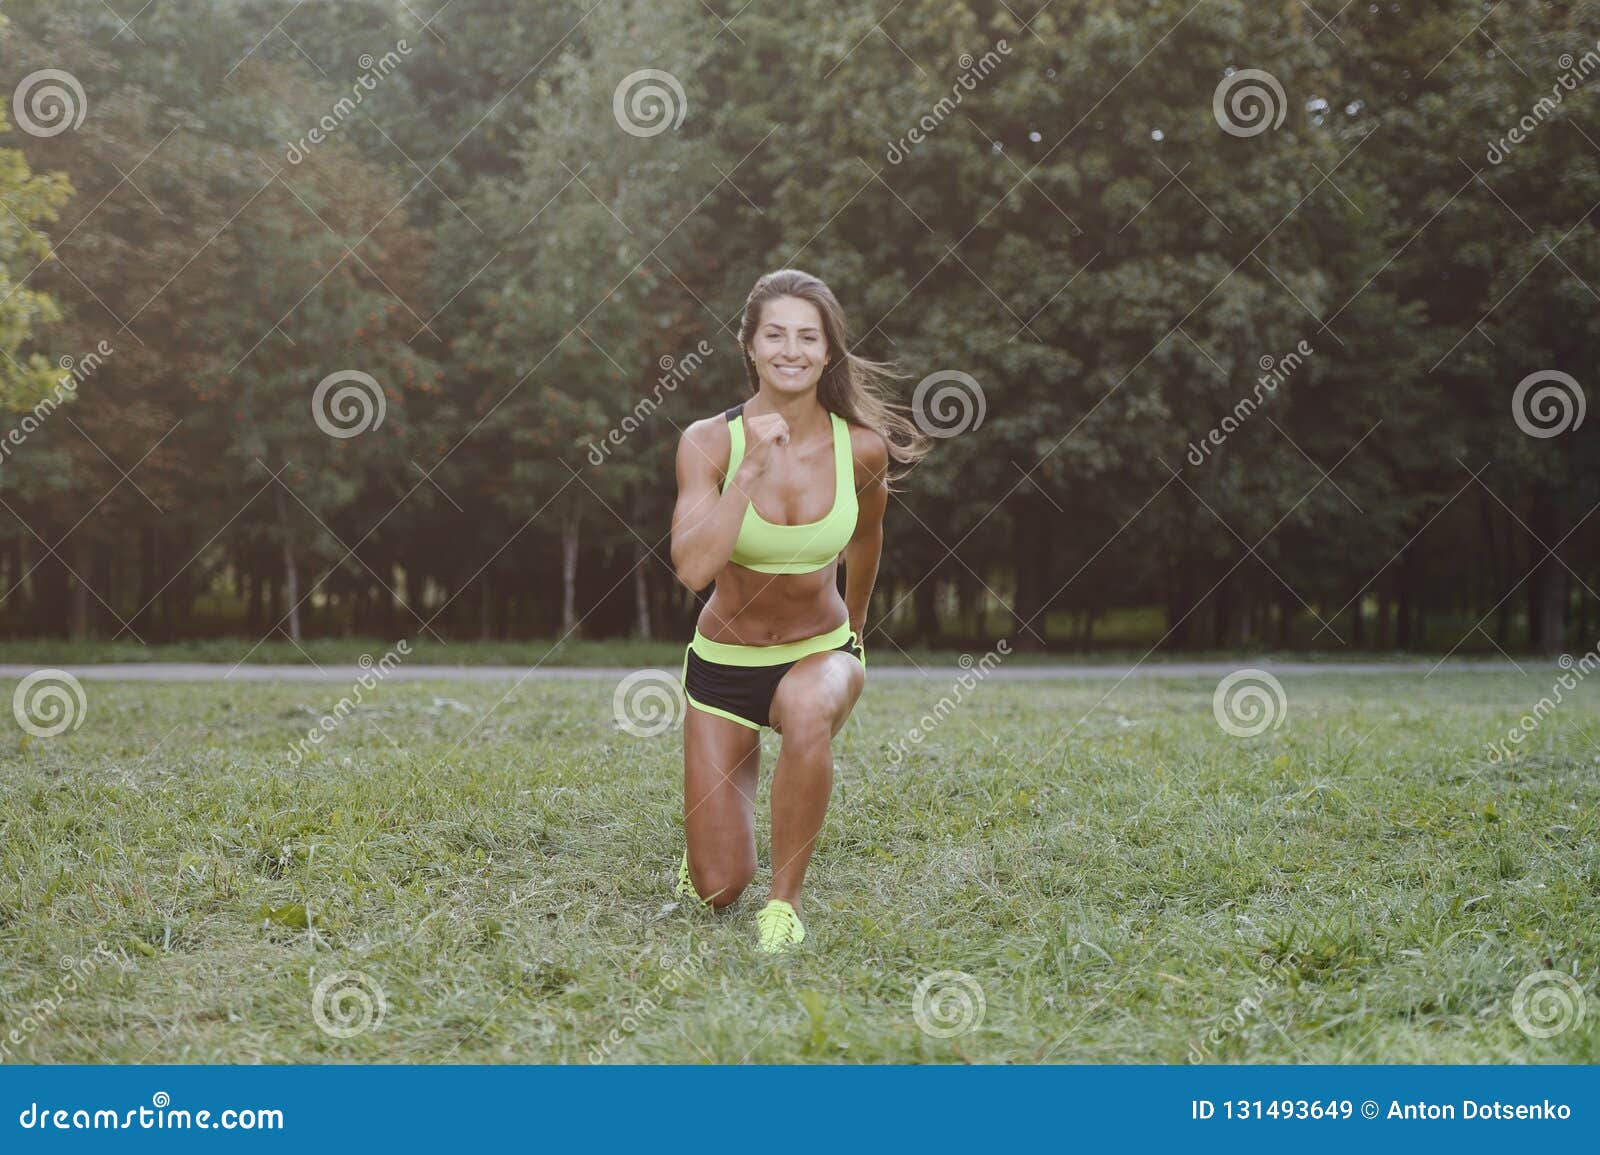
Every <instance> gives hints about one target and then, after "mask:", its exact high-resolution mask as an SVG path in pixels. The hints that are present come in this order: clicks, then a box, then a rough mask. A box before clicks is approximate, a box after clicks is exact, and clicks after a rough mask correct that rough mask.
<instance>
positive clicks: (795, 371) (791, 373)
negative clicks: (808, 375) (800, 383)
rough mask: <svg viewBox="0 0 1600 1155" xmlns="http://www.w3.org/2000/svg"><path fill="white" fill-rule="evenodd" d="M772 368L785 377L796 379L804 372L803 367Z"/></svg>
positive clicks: (782, 366)
mask: <svg viewBox="0 0 1600 1155" xmlns="http://www.w3.org/2000/svg"><path fill="white" fill-rule="evenodd" d="M773 368H774V369H776V370H777V371H778V372H779V373H782V374H783V375H784V376H785V377H798V376H799V375H800V374H802V373H804V372H805V371H806V367H805V366H804V365H774V366H773Z"/></svg>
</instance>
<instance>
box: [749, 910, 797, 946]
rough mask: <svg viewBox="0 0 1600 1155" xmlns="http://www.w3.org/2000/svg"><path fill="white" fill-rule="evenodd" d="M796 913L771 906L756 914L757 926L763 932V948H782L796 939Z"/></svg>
mask: <svg viewBox="0 0 1600 1155" xmlns="http://www.w3.org/2000/svg"><path fill="white" fill-rule="evenodd" d="M796 921H797V920H796V918H795V914H794V911H792V910H790V909H788V908H786V907H782V906H777V905H772V904H769V905H767V906H764V907H762V908H761V910H759V911H757V912H756V925H757V926H758V927H759V928H760V930H761V945H762V946H782V945H784V944H786V943H788V942H790V941H791V940H792V939H793V938H794V923H795V922H796Z"/></svg>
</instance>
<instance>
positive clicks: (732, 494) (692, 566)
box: [672, 417, 750, 592]
mask: <svg viewBox="0 0 1600 1155" xmlns="http://www.w3.org/2000/svg"><path fill="white" fill-rule="evenodd" d="M727 428H728V423H727V421H725V420H724V419H723V418H721V417H716V418H710V419H706V420H701V421H696V422H693V423H692V424H690V426H689V428H687V429H685V430H684V431H683V436H681V437H680V438H679V439H678V502H677V504H676V505H675V506H674V507H673V510H672V568H673V570H674V571H675V572H676V573H677V575H678V580H679V581H681V582H682V583H683V584H684V585H686V586H688V587H689V588H690V589H691V590H695V591H697V592H698V591H699V590H703V589H705V588H706V586H708V585H710V584H711V582H712V579H713V578H715V577H716V576H717V574H718V573H720V572H721V570H722V567H723V566H725V565H727V564H728V559H729V558H730V557H732V556H733V546H734V543H735V542H736V541H738V539H739V526H740V525H741V524H742V523H743V521H744V511H745V508H746V507H747V506H748V505H749V504H750V498H749V495H748V494H746V493H745V492H744V490H743V489H741V488H740V486H739V485H738V484H737V481H738V478H737V477H736V478H735V482H736V483H735V484H733V485H730V486H728V488H727V489H726V490H725V491H723V492H721V493H719V492H718V487H719V486H720V484H721V480H720V479H719V478H718V476H717V474H718V473H719V472H721V469H720V467H719V466H718V465H717V462H718V461H719V460H721V461H726V460H728V458H729V456H730V455H731V451H732V445H731V442H730V438H729V434H728V432H727ZM740 471H741V472H743V466H741V467H740Z"/></svg>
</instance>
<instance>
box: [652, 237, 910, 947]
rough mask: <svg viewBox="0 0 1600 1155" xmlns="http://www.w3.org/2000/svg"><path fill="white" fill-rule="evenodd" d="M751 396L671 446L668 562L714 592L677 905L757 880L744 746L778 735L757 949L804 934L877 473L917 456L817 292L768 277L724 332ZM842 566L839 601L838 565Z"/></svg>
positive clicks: (727, 898)
mask: <svg viewBox="0 0 1600 1155" xmlns="http://www.w3.org/2000/svg"><path fill="white" fill-rule="evenodd" d="M739 343H740V345H741V347H742V348H743V350H744V361H745V371H746V374H747V376H748V378H749V383H750V389H751V396H750V397H748V398H747V399H746V400H745V401H744V402H742V403H741V404H738V405H735V406H733V407H732V408H730V409H728V410H726V411H725V412H723V413H721V414H718V415H717V416H715V417H709V418H706V419H704V420H700V421H696V422H694V423H693V424H692V425H690V426H689V427H688V429H686V430H685V431H684V433H683V437H682V439H681V441H680V442H679V445H678V458H677V472H678V501H677V505H676V507H675V508H674V510H673V515H672V563H673V566H674V567H675V568H676V570H677V574H678V578H679V580H681V581H682V582H683V583H684V584H685V585H687V586H688V587H689V588H690V589H694V590H700V589H704V588H705V587H706V586H707V585H708V584H710V583H711V582H713V581H714V582H715V583H716V588H715V590H714V591H713V593H712V595H711V598H710V600H709V601H707V602H706V604H705V606H704V607H703V608H702V610H701V612H700V617H699V620H698V621H697V622H696V624H695V631H694V638H693V640H692V641H690V642H689V644H688V647H687V649H686V650H685V652H684V658H683V670H682V679H683V686H684V692H685V694H686V696H687V697H688V701H689V710H688V714H687V717H686V718H685V719H684V726H683V788H684V789H683V794H684V803H683V805H684V832H685V836H686V838H687V841H688V848H687V850H686V851H685V852H684V856H683V860H682V863H681V865H680V867H679V872H678V893H679V895H680V896H682V897H684V898H689V899H693V898H700V899H702V900H703V901H706V902H709V903H710V904H711V905H713V906H718V907H721V906H726V905H728V904H729V903H731V902H733V901H734V900H735V899H736V898H738V897H739V895H740V893H741V892H743V890H744V889H745V887H746V886H748V885H749V884H750V882H751V880H752V879H753V878H754V877H755V872H756V839H755V795H756V781H757V778H758V776H759V773H760V769H761V743H760V735H761V729H762V728H763V727H771V728H772V729H773V730H774V731H775V732H777V733H778V734H779V735H781V736H782V739H783V742H782V747H781V749H780V751H779V754H778V764H777V767H776V769H775V770H774V771H773V778H772V889H771V894H770V895H769V897H768V901H767V903H766V905H765V906H764V907H763V908H762V909H761V911H760V912H759V913H758V914H757V915H756V924H757V927H758V930H759V936H760V945H761V948H762V949H763V950H766V951H769V952H772V953H782V952H785V951H788V950H791V949H793V948H794V947H796V946H798V945H799V944H800V942H801V941H802V940H803V939H804V938H805V933H806V932H805V927H804V925H803V924H802V923H801V921H800V911H801V900H800V888H801V884H802V883H803V882H804V881H805V875H806V867H807V866H808V865H809V864H810V861H811V851H812V848H813V847H814V846H815V844H816V840H817V834H818V832H819V831H820V830H821V829H822V818H823V815H824V813H825V812H826V811H827V808H828V797H829V794H830V793H831V792H832V789H833V749H832V742H833V736H834V735H835V734H836V733H838V731H839V729H840V727H842V726H843V725H844V722H845V719H846V718H848V717H849V716H850V711H851V709H852V708H853V707H854V706H855V704H856V699H857V698H858V697H860V695H861V690H862V687H863V685H864V684H865V681H866V666H867V658H866V649H865V646H864V644H863V635H864V633H865V629H866V617H867V605H868V602H869V600H870V598H871V595H872V586H873V583H874V582H875V581H876V579H877V576H878V562H879V557H880V554H881V551H882V546H883V515H884V509H885V507H886V506H887V504H888V498H889V483H890V482H891V481H893V480H896V479H897V478H898V477H899V476H902V475H903V474H891V472H890V467H891V463H899V464H903V465H907V466H909V465H911V464H914V463H915V462H916V461H917V460H919V459H920V458H921V457H922V456H923V455H924V454H926V453H927V451H928V449H929V447H930V444H931V443H930V442H929V440H928V438H927V437H926V436H925V435H924V434H922V433H921V432H920V431H919V430H918V429H917V427H916V425H915V424H913V423H912V422H911V421H910V420H909V419H908V418H907V417H906V416H905V415H904V413H903V412H901V411H902V410H904V408H905V407H904V406H900V405H895V404H893V403H891V402H889V401H886V400H884V398H883V397H881V396H880V395H879V389H880V388H882V383H883V380H884V378H885V377H886V376H887V375H888V374H887V370H886V368H885V367H884V366H882V365H879V364H876V363H874V362H871V361H867V360H864V359H862V358H860V357H857V356H855V355H854V354H853V353H851V352H850V347H849V343H848V338H847V333H846V328H845V320H844V313H843V311H842V310H841V309H840V307H839V302H838V301H837V300H836V299H835V298H834V295H833V293H832V292H831V291H830V290H829V289H828V287H827V286H826V285H825V284H823V283H822V282H821V281H820V280H818V279H817V278H816V277H813V276H811V275H809V274H807V273H803V272H800V271H798V270H795V269H783V270H780V271H778V272H775V273H768V274H767V275H766V276H764V277H762V278H761V279H760V280H759V281H757V282H756V286H755V288H754V289H752V290H751V292H750V296H749V298H748V299H747V300H746V302H745V307H744V317H743V320H742V321H741V323H740V326H739ZM841 559H842V560H843V561H844V566H845V582H844V586H845V589H844V595H843V597H841V596H840V594H839V588H838V578H837V565H838V563H839V561H840V560H841Z"/></svg>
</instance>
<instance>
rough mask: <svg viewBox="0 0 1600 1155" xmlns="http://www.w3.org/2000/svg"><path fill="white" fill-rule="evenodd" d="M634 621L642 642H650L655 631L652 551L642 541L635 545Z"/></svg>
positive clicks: (635, 629) (635, 542)
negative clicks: (651, 568) (652, 617)
mask: <svg viewBox="0 0 1600 1155" xmlns="http://www.w3.org/2000/svg"><path fill="white" fill-rule="evenodd" d="M633 560H634V566H633V621H634V631H635V633H636V634H637V635H638V637H639V639H640V640H641V641H645V642H648V641H649V640H650V639H651V638H652V637H653V636H654V631H653V630H652V629H651V623H650V580H649V578H650V567H649V566H648V565H647V564H646V563H647V562H648V561H649V560H650V551H649V550H648V549H646V548H645V544H644V542H642V541H638V540H635V541H634V543H633Z"/></svg>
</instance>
